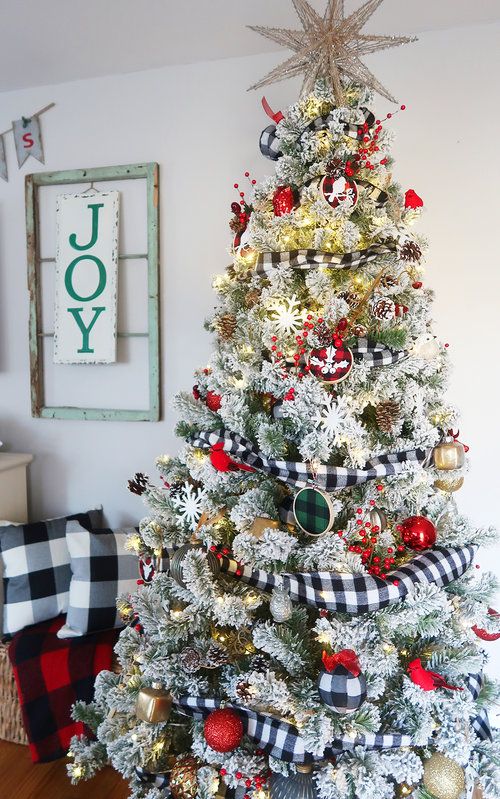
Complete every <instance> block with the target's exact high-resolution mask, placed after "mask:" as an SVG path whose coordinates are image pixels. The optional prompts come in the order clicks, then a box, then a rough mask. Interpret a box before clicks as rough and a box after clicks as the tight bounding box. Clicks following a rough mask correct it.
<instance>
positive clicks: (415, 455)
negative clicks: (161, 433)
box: [188, 429, 432, 491]
mask: <svg viewBox="0 0 500 799" xmlns="http://www.w3.org/2000/svg"><path fill="white" fill-rule="evenodd" d="M188 441H189V443H191V444H192V446H193V447H196V448H198V449H210V448H211V447H213V446H214V445H218V446H220V445H221V444H222V449H223V450H224V452H227V453H229V454H230V455H233V456H234V457H235V458H237V459H238V460H239V461H241V462H242V463H244V464H245V465H246V466H250V467H252V469H254V470H256V471H259V472H264V473H265V474H269V475H271V476H272V477H276V478H277V479H278V480H282V481H283V482H284V483H287V484H288V485H291V486H294V487H296V488H305V487H306V486H307V485H311V484H314V485H315V486H317V487H318V488H323V489H326V490H327V491H337V490H339V489H342V488H350V487H352V486H356V485H362V484H363V483H367V482H368V481H369V480H376V479H382V478H384V477H388V476H390V475H396V474H399V473H400V472H402V471H404V469H405V468H406V465H407V464H408V463H416V464H420V465H421V466H422V467H425V466H428V465H430V463H431V462H432V449H409V450H404V451H402V452H393V453H386V454H384V455H379V456H378V457H375V458H372V459H371V460H370V461H368V463H366V464H365V466H364V468H363V469H353V468H348V467H345V466H326V465H324V464H321V465H320V466H318V467H317V468H315V470H314V475H313V473H312V471H311V465H310V464H308V463H303V462H301V461H281V460H276V459H274V458H266V456H265V455H264V453H263V452H261V451H260V450H259V449H258V448H257V447H256V446H255V445H254V444H253V443H252V442H251V441H249V440H248V439H247V438H244V437H243V436H240V435H239V434H238V433H233V432H231V431H229V430H224V429H220V430H213V431H201V432H199V433H196V434H195V435H194V436H191V437H190V438H189V439H188Z"/></svg>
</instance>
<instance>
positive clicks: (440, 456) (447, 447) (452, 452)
mask: <svg viewBox="0 0 500 799" xmlns="http://www.w3.org/2000/svg"><path fill="white" fill-rule="evenodd" d="M432 457H433V461H434V466H435V467H436V469H439V470H440V471H444V472H452V471H453V470H455V469H461V468H462V466H463V465H464V463H465V449H464V445H463V444H461V443H460V441H455V439H454V438H453V436H446V437H445V438H443V440H442V441H440V442H439V444H437V445H436V446H435V447H434V449H433V451H432Z"/></svg>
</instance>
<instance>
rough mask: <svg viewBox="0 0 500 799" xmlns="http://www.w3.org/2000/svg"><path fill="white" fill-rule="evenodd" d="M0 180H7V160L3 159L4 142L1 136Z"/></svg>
mask: <svg viewBox="0 0 500 799" xmlns="http://www.w3.org/2000/svg"><path fill="white" fill-rule="evenodd" d="M0 178H2V180H8V179H9V177H8V174H7V158H6V157H5V142H4V140H3V136H0Z"/></svg>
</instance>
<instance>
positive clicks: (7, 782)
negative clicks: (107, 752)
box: [0, 741, 129, 799]
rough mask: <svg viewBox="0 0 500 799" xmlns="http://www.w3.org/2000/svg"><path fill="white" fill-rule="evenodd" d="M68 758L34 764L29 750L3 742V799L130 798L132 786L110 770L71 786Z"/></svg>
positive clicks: (0, 755) (0, 780)
mask: <svg viewBox="0 0 500 799" xmlns="http://www.w3.org/2000/svg"><path fill="white" fill-rule="evenodd" d="M66 762H67V761H66V759H65V758H62V759H61V760H55V761H54V762H53V763H41V764H39V765H36V766H35V765H34V764H33V763H32V762H31V759H30V756H29V752H28V747H27V746H18V745H17V744H9V743H6V742H5V741H0V796H1V797H2V799H126V798H127V797H128V795H129V792H128V784H127V783H125V782H124V781H123V780H122V778H121V777H120V776H119V774H117V773H116V772H115V771H114V770H113V769H111V768H107V769H105V770H104V771H102V772H100V773H99V774H98V775H97V776H96V777H95V778H94V779H93V780H89V782H82V783H80V785H77V786H73V785H71V783H70V781H69V779H68V777H67V775H66Z"/></svg>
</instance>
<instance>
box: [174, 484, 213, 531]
mask: <svg viewBox="0 0 500 799" xmlns="http://www.w3.org/2000/svg"><path fill="white" fill-rule="evenodd" d="M205 496H206V491H204V489H202V488H194V486H192V485H191V483H188V482H187V481H186V482H185V483H183V485H182V488H180V489H179V490H178V491H177V492H176V493H175V494H174V495H173V496H172V497H171V499H172V505H173V506H174V508H175V509H176V510H177V511H178V514H179V517H180V519H181V520H182V521H183V522H187V523H188V524H189V529H190V530H191V532H194V531H195V530H196V525H197V523H198V521H199V520H200V517H201V513H202V506H203V501H204V499H205Z"/></svg>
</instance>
